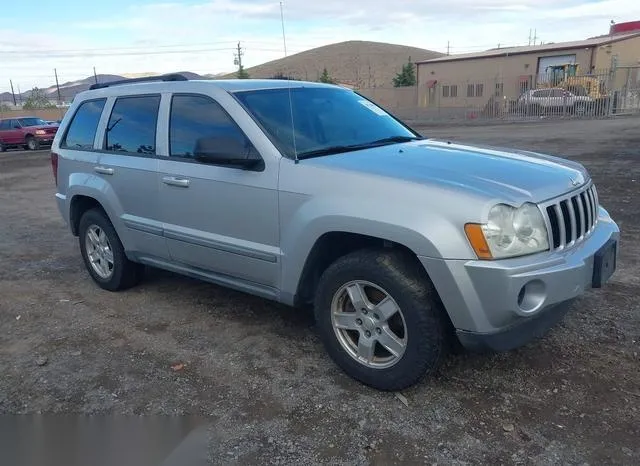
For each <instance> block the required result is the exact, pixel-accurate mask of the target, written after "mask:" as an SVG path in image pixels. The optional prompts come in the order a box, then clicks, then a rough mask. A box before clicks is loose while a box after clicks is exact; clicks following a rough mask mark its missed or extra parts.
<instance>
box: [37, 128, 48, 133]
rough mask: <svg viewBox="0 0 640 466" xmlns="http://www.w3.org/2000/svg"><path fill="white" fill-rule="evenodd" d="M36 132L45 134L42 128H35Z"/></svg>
mask: <svg viewBox="0 0 640 466" xmlns="http://www.w3.org/2000/svg"><path fill="white" fill-rule="evenodd" d="M36 134H47V133H46V131H45V130H43V129H37V130H36Z"/></svg>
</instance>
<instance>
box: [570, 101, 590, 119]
mask: <svg viewBox="0 0 640 466" xmlns="http://www.w3.org/2000/svg"><path fill="white" fill-rule="evenodd" d="M573 113H574V114H575V115H576V116H583V115H586V113H587V106H586V104H584V103H582V102H578V103H576V104H575V105H574V107H573Z"/></svg>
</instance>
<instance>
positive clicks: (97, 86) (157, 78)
mask: <svg viewBox="0 0 640 466" xmlns="http://www.w3.org/2000/svg"><path fill="white" fill-rule="evenodd" d="M188 80H189V79H187V77H186V76H184V75H181V74H178V73H172V74H162V75H160V76H145V77H144V78H130V79H120V80H118V81H111V82H108V83H95V84H92V85H91V86H89V89H90V90H94V89H103V88H105V87H111V86H120V85H123V84H134V83H147V82H153V81H188Z"/></svg>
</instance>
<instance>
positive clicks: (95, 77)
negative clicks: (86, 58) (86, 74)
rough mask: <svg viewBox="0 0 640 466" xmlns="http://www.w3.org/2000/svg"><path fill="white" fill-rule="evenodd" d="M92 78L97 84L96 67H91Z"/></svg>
mask: <svg viewBox="0 0 640 466" xmlns="http://www.w3.org/2000/svg"><path fill="white" fill-rule="evenodd" d="M93 79H95V80H96V84H98V75H97V74H96V67H95V66H94V67H93Z"/></svg>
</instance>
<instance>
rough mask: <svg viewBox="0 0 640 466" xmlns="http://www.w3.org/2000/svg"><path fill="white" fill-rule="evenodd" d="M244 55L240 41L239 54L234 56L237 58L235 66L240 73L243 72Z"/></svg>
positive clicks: (234, 62) (234, 61)
mask: <svg viewBox="0 0 640 466" xmlns="http://www.w3.org/2000/svg"><path fill="white" fill-rule="evenodd" d="M243 54H244V52H243V51H242V48H241V47H240V41H238V48H237V52H236V53H235V54H234V56H235V58H234V60H233V64H234V65H236V66H237V67H238V71H240V70H242V55H243Z"/></svg>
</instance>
